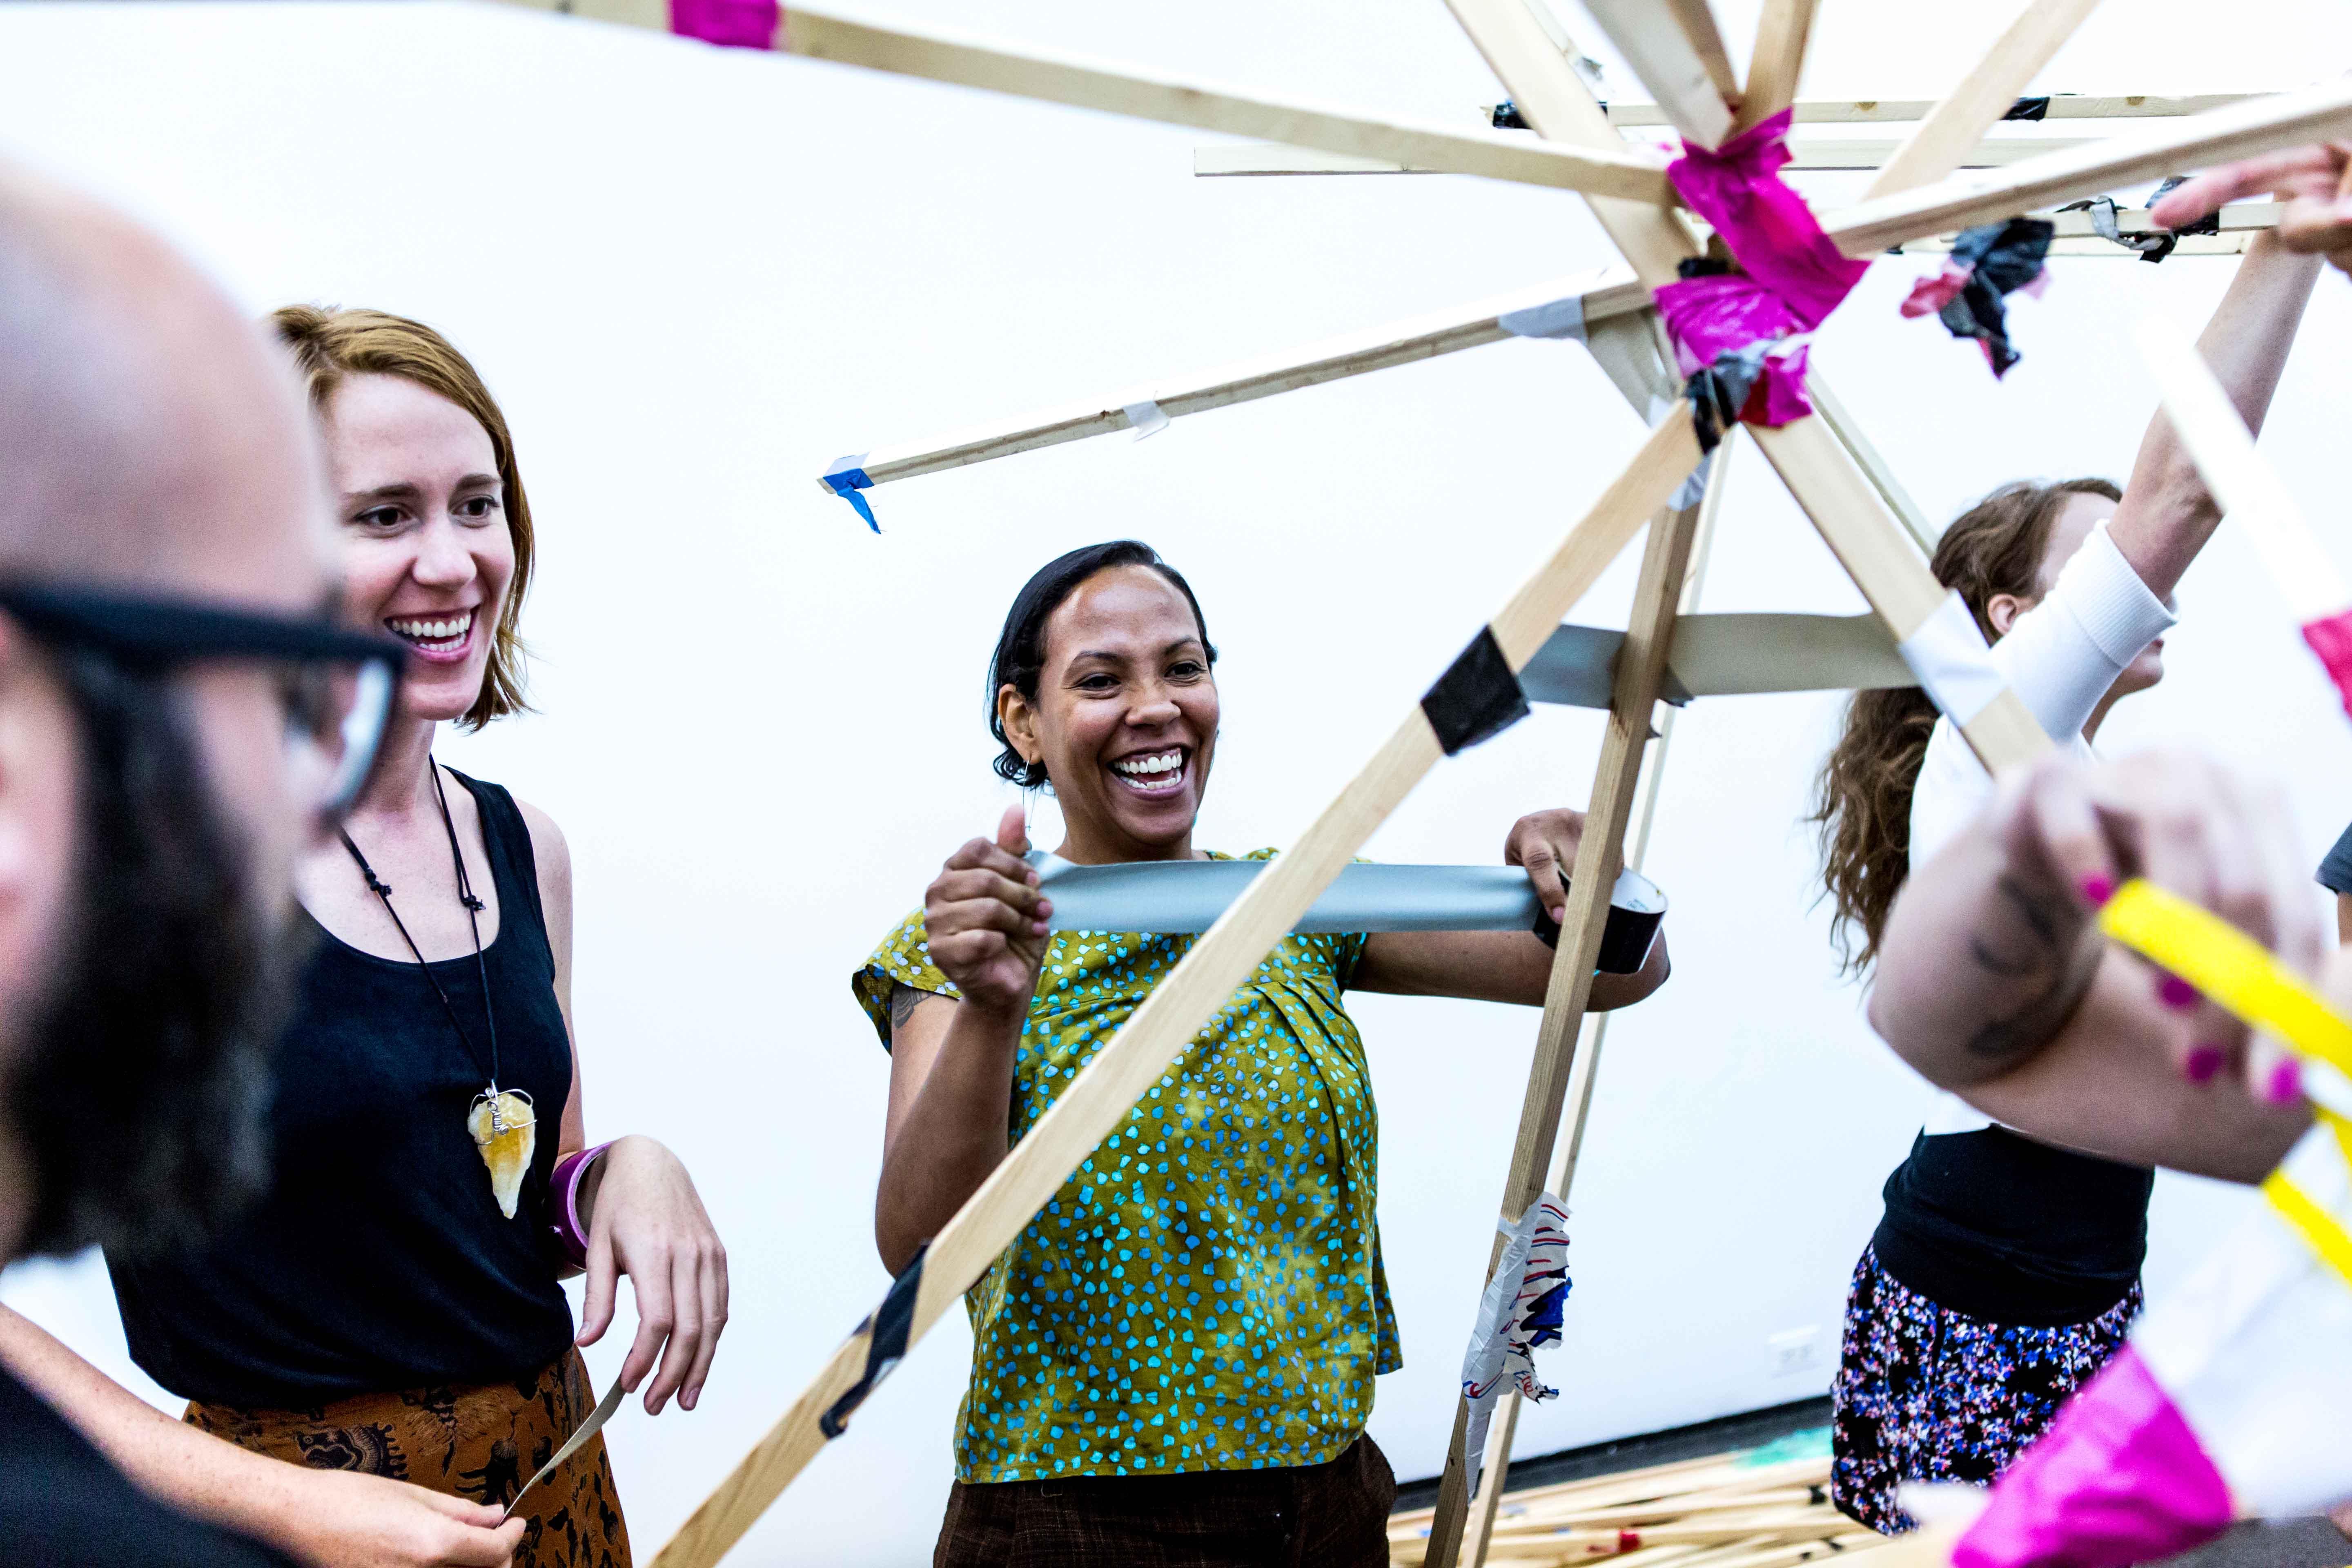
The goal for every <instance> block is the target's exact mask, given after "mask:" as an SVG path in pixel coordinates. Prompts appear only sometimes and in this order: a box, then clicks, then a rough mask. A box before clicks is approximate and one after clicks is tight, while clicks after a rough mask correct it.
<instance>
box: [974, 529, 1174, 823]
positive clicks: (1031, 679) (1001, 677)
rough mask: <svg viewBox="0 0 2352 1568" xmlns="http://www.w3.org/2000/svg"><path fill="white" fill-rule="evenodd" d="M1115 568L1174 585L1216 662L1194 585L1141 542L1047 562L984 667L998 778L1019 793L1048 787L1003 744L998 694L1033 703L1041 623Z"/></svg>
mask: <svg viewBox="0 0 2352 1568" xmlns="http://www.w3.org/2000/svg"><path fill="white" fill-rule="evenodd" d="M1114 566H1149V567H1150V568H1151V570H1153V571H1154V572H1157V573H1159V574H1160V575H1161V576H1162V577H1165V578H1167V579H1168V581H1170V582H1171V583H1173V584H1176V591H1177V592H1178V593H1180V594H1181V595H1184V602H1185V603H1186V604H1188V605H1192V624H1193V625H1194V626H1198V627H1200V628H1201V647H1202V648H1204V649H1206V650H1207V652H1208V656H1209V662H1210V663H1211V664H1214V663H1216V662H1217V650H1216V647H1215V645H1213V643H1211V642H1210V641H1209V619H1208V617H1207V616H1203V615H1202V614H1201V601H1200V600H1198V599H1196V598H1194V597H1193V596H1192V584H1190V583H1187V582H1186V581H1184V574H1182V573H1181V572H1179V571H1177V570H1176V568H1174V567H1173V566H1171V565H1169V564H1168V563H1166V562H1165V561H1162V560H1160V552H1158V551H1157V550H1154V549H1152V548H1151V546H1150V545H1149V544H1146V543H1144V542H1142V541H1141V540H1139V539H1114V540H1112V541H1111V542H1108V544H1089V545H1087V547H1086V548H1085V549H1083V550H1073V551H1071V552H1069V553H1068V554H1067V555H1060V556H1056V557H1055V558H1054V559H1053V560H1051V561H1049V562H1047V563H1045V565H1044V566H1041V567H1039V568H1038V570H1037V574H1036V575H1035V576H1034V577H1032V578H1030V579H1029V581H1028V582H1026V583H1024V584H1022V587H1021V592H1020V593H1018V594H1016V595H1013V608H1012V609H1010V610H1008V611H1006V612H1005V616H1004V630H1003V633H1001V634H1000V635H999V636H998V637H997V639H996V652H995V654H994V656H993V657H992V658H990V659H989V661H988V732H989V733H990V734H992V735H993V736H995V737H996V739H997V742H998V743H999V744H1000V745H1002V746H1003V748H1004V749H1003V751H1001V752H998V753H997V754H996V763H995V767H996V772H997V774H998V776H999V777H1002V778H1007V779H1011V780H1012V781H1013V783H1014V784H1019V785H1020V786H1021V787H1022V788H1023V789H1035V788H1037V787H1038V786H1039V785H1041V784H1045V782H1046V781H1045V763H1042V762H1038V763H1033V762H1029V761H1026V760H1025V759H1024V758H1023V757H1022V755H1021V753H1020V752H1016V751H1014V750H1013V742H1011V741H1009V740H1007V739H1006V738H1005V734H1004V721H1003V720H1002V719H1000V718H998V717H997V714H996V694H997V693H998V692H1000V691H1002V690H1003V689H1005V688H1006V687H1008V686H1010V687H1011V688H1013V690H1015V691H1018V692H1019V693H1021V695H1022V696H1024V697H1025V698H1027V699H1028V700H1030V701H1032V702H1034V701H1035V700H1037V679H1038V677H1040V676H1042V675H1043V674H1045V622H1046V621H1047V620H1048V619H1050V618H1051V617H1052V616H1053V614H1054V612H1055V610H1058V609H1060V608H1061V607H1062V601H1063V600H1065V599H1066V598H1068V597H1069V596H1070V595H1072V594H1074V593H1076V591H1077V587H1078V584H1081V583H1083V582H1085V581H1086V580H1087V578H1089V577H1091V576H1093V575H1094V574H1096V573H1097V572H1108V571H1109V570H1110V569H1111V568H1112V567H1114Z"/></svg>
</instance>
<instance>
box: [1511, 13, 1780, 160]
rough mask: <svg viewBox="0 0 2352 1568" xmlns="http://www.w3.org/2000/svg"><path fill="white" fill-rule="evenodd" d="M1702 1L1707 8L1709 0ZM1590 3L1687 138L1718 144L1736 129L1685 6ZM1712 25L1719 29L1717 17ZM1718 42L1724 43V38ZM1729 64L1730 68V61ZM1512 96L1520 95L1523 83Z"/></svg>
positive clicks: (1707, 144) (1606, 31)
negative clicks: (1685, 20) (1686, 23)
mask: <svg viewBox="0 0 2352 1568" xmlns="http://www.w3.org/2000/svg"><path fill="white" fill-rule="evenodd" d="M1701 5H1702V8H1703V7H1704V0H1701ZM1584 8H1585V9H1586V10H1587V11H1589V12H1591V14H1592V19H1593V20H1594V21H1595V22H1597V23H1599V24H1600V26H1601V32H1602V33H1604V34H1606V35H1607V36H1608V38H1609V41H1610V43H1611V44H1612V45H1613V46H1615V47H1616V50H1617V52H1618V53H1619V54H1621V55H1622V56H1624V57H1625V63H1626V64H1627V65H1629V66H1631V67H1633V74H1634V76H1635V77H1637V78H1639V79H1640V80H1641V83H1642V85H1643V87H1645V88H1647V89H1649V90H1650V96H1651V98H1652V99H1654V100H1656V102H1657V105H1658V107H1659V108H1660V109H1663V110H1665V112H1666V119H1667V121H1668V122H1669V123H1671V124H1672V125H1673V126H1674V128H1675V130H1676V131H1679V132H1682V134H1683V138H1684V140H1685V141H1688V142H1697V143H1698V144H1699V145H1700V146H1702V147H1713V146H1716V145H1717V144H1718V143H1719V142H1722V141H1723V139H1724V138H1725V137H1726V136H1728V135H1729V134H1731V108H1730V105H1729V104H1728V103H1727V102H1726V101H1725V100H1726V96H1727V95H1726V92H1725V90H1724V89H1722V88H1720V87H1718V86H1717V83H1716V80H1715V76H1714V73H1713V72H1712V71H1710V70H1709V69H1708V65H1707V60H1706V56H1705V55H1704V54H1703V53H1702V52H1701V50H1700V49H1699V47H1697V46H1696V44H1695V43H1694V42H1693V41H1692V38H1691V36H1690V34H1689V33H1688V32H1687V31H1685V28H1684V27H1683V26H1682V23H1681V21H1680V18H1679V16H1678V13H1679V12H1680V11H1681V10H1682V9H1683V7H1681V6H1680V5H1675V4H1671V3H1666V4H1662V3H1661V0H1585V5H1584ZM1707 30H1708V32H1709V33H1713V32H1714V24H1713V22H1712V20H1711V19H1710V21H1709V23H1708V26H1707ZM1716 47H1717V50H1720V49H1721V47H1722V43H1721V40H1720V39H1719V38H1718V39H1717V44H1716ZM1729 69H1730V66H1729V63H1728V62H1726V64H1725V66H1724V70H1725V71H1726V72H1727V73H1728V71H1729ZM1733 90H1734V91H1736V90H1737V89H1736V88H1735V89H1733ZM1512 101H1513V102H1515V103H1516V102H1517V101H1518V94H1517V89H1514V90H1513V92H1512ZM1528 123H1529V124H1530V125H1532V124H1534V123H1535V121H1532V120H1530V121H1528Z"/></svg>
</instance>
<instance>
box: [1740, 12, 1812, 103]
mask: <svg viewBox="0 0 2352 1568" xmlns="http://www.w3.org/2000/svg"><path fill="white" fill-rule="evenodd" d="M1818 3H1819V0H1764V15H1763V16H1762V17H1761V18H1760V19H1759V21H1758V22H1757V24H1756V49H1755V52H1754V53H1753V54H1752V55H1750V56H1749V57H1748V85H1747V88H1746V89H1745V90H1744V91H1743V92H1742V93H1741V95H1740V100H1739V129H1741V130H1742V131H1745V130H1747V129H1748V127H1749V126H1751V125H1755V124H1759V123H1760V122H1761V121H1767V120H1769V119H1771V118H1772V116H1774V115H1776V114H1778V113H1780V110H1784V109H1786V108H1788V107H1789V106H1790V104H1792V103H1794V102H1795V101H1796V99H1797V80H1798V79H1799V78H1800V77H1801V76H1803V75H1804V74H1805V46H1806V44H1807V43H1808V42H1809V41H1810V40H1811V37H1812V32H1813V9H1814V7H1815V5H1817V4H1818Z"/></svg>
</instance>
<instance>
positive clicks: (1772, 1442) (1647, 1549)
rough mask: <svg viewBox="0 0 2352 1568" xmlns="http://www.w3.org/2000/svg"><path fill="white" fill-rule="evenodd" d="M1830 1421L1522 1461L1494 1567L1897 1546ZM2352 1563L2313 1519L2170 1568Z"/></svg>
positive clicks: (1699, 1430)
mask: <svg viewBox="0 0 2352 1568" xmlns="http://www.w3.org/2000/svg"><path fill="white" fill-rule="evenodd" d="M1827 1415H1828V1401H1827V1400H1806V1401H1802V1402H1800V1403H1798V1404H1795V1405H1782V1406H1779V1407H1777V1408H1774V1409H1770V1410H1761V1411H1755V1412H1751V1413H1749V1414H1748V1415H1740V1416H1731V1417H1727V1418H1726V1419H1725V1420H1723V1421H1716V1422H1707V1423H1706V1424H1704V1425H1702V1426H1691V1427H1682V1428H1677V1429H1675V1430H1674V1431H1670V1432H1662V1433H1655V1434H1652V1435H1649V1436H1642V1437H1633V1438H1626V1439H1622V1440H1621V1441H1619V1442H1616V1443H1610V1444H1602V1445H1597V1446H1595V1447H1591V1448H1583V1449H1573V1450H1570V1451H1569V1452H1567V1453H1563V1454H1556V1455H1551V1456H1548V1457H1545V1458H1536V1459H1528V1460H1522V1461H1520V1462H1519V1463H1517V1464H1515V1465H1513V1466H1512V1467H1511V1476H1510V1481H1509V1483H1508V1485H1507V1487H1506V1489H1505V1491H1504V1493H1503V1503H1502V1508H1501V1510H1500V1512H1499V1514H1498V1515H1497V1517H1496V1522H1495V1533H1494V1538H1493V1540H1492V1542H1490V1543H1489V1545H1488V1548H1487V1552H1486V1562H1488V1563H1495V1564H1498V1565H1499V1564H1507V1565H1510V1568H1555V1565H1565V1564H1570V1563H1588V1564H1589V1563H1598V1562H1601V1561H1606V1563H1608V1568H1793V1565H1794V1564H1797V1563H1807V1562H1811V1561H1812V1560H1814V1559H1816V1558H1821V1557H1826V1556H1829V1555H1832V1553H1835V1554H1838V1555H1841V1556H1850V1555H1852V1554H1853V1553H1854V1552H1869V1551H1871V1550H1872V1549H1874V1548H1876V1547H1880V1546H1883V1545H1885V1544H1887V1542H1885V1539H1884V1538H1882V1537H1880V1536H1877V1535H1874V1534H1872V1533H1871V1532H1870V1531H1867V1530H1865V1529H1864V1528H1863V1527H1862V1526H1860V1525H1858V1524H1856V1523H1854V1521H1852V1520H1850V1519H1848V1518H1846V1517H1845V1516H1844V1515H1843V1514H1841V1513H1839V1512H1838V1511H1837V1510H1835V1509H1832V1507H1831V1506H1830V1503H1829V1496H1828V1486H1829V1466H1830V1447H1829V1427H1828V1426H1827V1425H1826V1416H1827ZM1815 1423H1820V1424H1818V1425H1816V1424H1815ZM1694 1450H1704V1451H1694ZM1435 1491H1436V1483H1435V1482H1434V1481H1421V1482H1414V1483H1410V1484H1408V1485H1406V1486H1403V1487H1401V1488H1400V1489H1399V1501H1400V1503H1401V1504H1402V1505H1404V1506H1401V1507H1400V1508H1399V1509H1398V1510H1397V1511H1396V1512H1395V1513H1394V1514H1393V1515H1391V1518H1390V1521H1389V1548H1390V1561H1391V1563H1393V1564H1395V1565H1396V1568H1419V1565H1420V1563H1421V1560H1422V1553H1423V1546H1424V1542H1425V1540H1426V1538H1427V1535H1428V1533H1429V1520H1430V1502H1431V1500H1433V1498H1434V1495H1435ZM2347 1563H2352V1544H2347V1542H2346V1541H2345V1539H2344V1537H2343V1536H2341V1535H2340V1534H2338V1533H2337V1532H2336V1529H2335V1527H2334V1526H2332V1525H2330V1524H2329V1523H2328V1522H2327V1521H2325V1520H2317V1519H2313V1520H2288V1521H2282V1522H2279V1523H2274V1524H2273V1523H2257V1524H2244V1525H2240V1526H2238V1527H2237V1528H2236V1529H2234V1530H2232V1531H2230V1532H2229V1533H2228V1534H2227V1535H2225V1536H2223V1537H2221V1539H2220V1540H2218V1541H2216V1542H2212V1543H2211V1544H2210V1545H2208V1546H2204V1547H2200V1548H2199V1549H2198V1550H2197V1551H2195V1552H2189V1553H2187V1554H2186V1555H2184V1556H2181V1557H2179V1558H2176V1559H2174V1560H2173V1562H2172V1563H2169V1564H2167V1565H2166V1568H2345V1564H2347ZM1464 1565H1465V1568H1469V1560H1468V1558H1467V1557H1466V1556H1465V1559H1464Z"/></svg>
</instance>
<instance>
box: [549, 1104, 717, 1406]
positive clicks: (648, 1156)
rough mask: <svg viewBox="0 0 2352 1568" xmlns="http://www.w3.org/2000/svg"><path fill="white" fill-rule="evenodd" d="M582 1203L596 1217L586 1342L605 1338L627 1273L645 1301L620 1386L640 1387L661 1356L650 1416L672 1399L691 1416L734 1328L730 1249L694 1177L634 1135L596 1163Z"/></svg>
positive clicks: (650, 1392)
mask: <svg viewBox="0 0 2352 1568" xmlns="http://www.w3.org/2000/svg"><path fill="white" fill-rule="evenodd" d="M580 1197H581V1203H582V1205H583V1207H584V1208H586V1209H587V1211H588V1292H587V1298H586V1300H585V1301H584V1302H583V1306H582V1311H581V1321H580V1339H579V1342H580V1343H581V1344H583V1345H593V1344H594V1343H595V1342H597V1341H598V1340H600V1339H602V1338H604V1331H605V1330H606V1329H607V1328H609V1327H610V1326H611V1325H612V1321H613V1306H614V1300H615V1298H616V1297H617V1296H618V1294H619V1291H620V1277H621V1276H622V1275H624V1274H625V1275H627V1276H628V1277H629V1286H630V1289H631V1290H632V1292H633V1293H634V1294H635V1297H636V1300H637V1337H636V1341H635V1343H633V1344H631V1345H630V1346H629V1353H628V1355H627V1357H626V1358H625V1360H624V1361H623V1362H622V1363H621V1373H620V1376H621V1382H622V1384H623V1385H624V1386H625V1387H628V1388H635V1387H636V1385H637V1383H638V1380H640V1379H641V1378H643V1377H644V1376H645V1375H646V1373H648V1372H651V1371H652V1370H653V1367H654V1360H655V1358H656V1356H659V1357H660V1359H661V1373H660V1375H659V1376H657V1377H656V1378H655V1379H654V1380H653V1382H652V1383H651V1384H648V1385H647V1386H646V1415H659V1414H661V1408H662V1406H663V1405H665V1404H667V1403H668V1401H669V1396H670V1395H671V1394H677V1396H678V1397H677V1402H678V1405H679V1406H680V1407H681V1408H683V1409H687V1410H691V1409H693V1408H694V1406H695V1402H696V1401H697V1400H698V1399H700V1398H701V1397H702V1382H703V1379H704V1378H706V1377H708V1376H709V1374H710V1358H711V1357H712V1356H713V1355H715V1354H717V1353H718V1351H719V1334H720V1332H721V1331H724V1330H725V1329H726V1327H727V1249H726V1247H722V1246H720V1245H719V1233H718V1232H717V1231H715V1230H713V1229H712V1228H711V1227H710V1216H709V1215H707V1214H705V1213H704V1212H703V1210H702V1199H701V1197H700V1195H699V1194H697V1193H696V1192H695V1190H694V1179H693V1178H692V1177H691V1176H688V1174H687V1173H686V1167H685V1166H684V1165H682V1164H680V1163H678V1158H677V1155H675V1154H673V1153H671V1152H669V1151H668V1150H667V1148H664V1147H663V1146H662V1145H661V1144H659V1143H657V1142H655V1141H654V1140H652V1139H650V1138H643V1137H628V1138H623V1139H621V1140H619V1141H618V1142H615V1143H614V1145H613V1146H612V1147H611V1148H609V1149H607V1150H605V1151H604V1153H602V1154H600V1155H598V1156H597V1158H596V1161H595V1163H594V1164H593V1166H592V1167H591V1168H590V1170H589V1172H588V1174H587V1176H586V1177H585V1178H584V1179H583V1182H582V1184H581V1194H580ZM665 1340H667V1342H668V1350H667V1352H664V1351H663V1348H662V1346H663V1342H664V1341H665Z"/></svg>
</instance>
